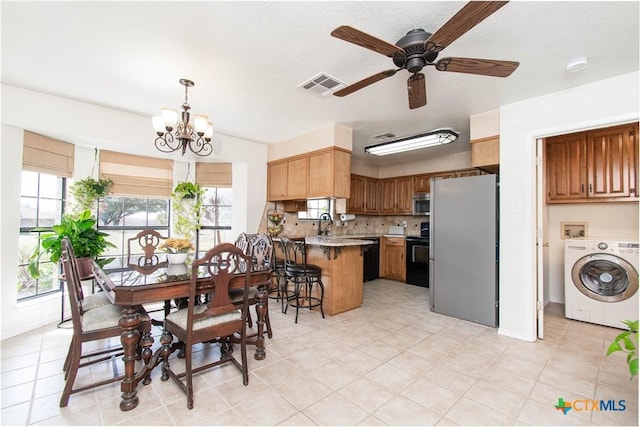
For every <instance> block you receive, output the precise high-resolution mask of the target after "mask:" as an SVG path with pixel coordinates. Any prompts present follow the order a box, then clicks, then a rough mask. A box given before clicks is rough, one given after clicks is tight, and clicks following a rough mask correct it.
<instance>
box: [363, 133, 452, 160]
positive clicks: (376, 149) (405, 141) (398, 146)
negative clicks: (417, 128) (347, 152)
mask: <svg viewBox="0 0 640 427" xmlns="http://www.w3.org/2000/svg"><path fill="white" fill-rule="evenodd" d="M456 139H458V133H457V132H455V131H454V130H452V129H436V130H432V131H430V132H427V133H421V134H419V135H413V136H405V137H403V138H398V139H394V140H391V141H385V142H381V143H380V144H375V145H368V146H366V147H364V151H365V153H369V154H375V155H376V156H386V155H387V154H395V153H402V152H403V151H411V150H417V149H419V148H425V147H433V146H434V145H443V144H449V143H450V142H453V141H455V140H456Z"/></svg>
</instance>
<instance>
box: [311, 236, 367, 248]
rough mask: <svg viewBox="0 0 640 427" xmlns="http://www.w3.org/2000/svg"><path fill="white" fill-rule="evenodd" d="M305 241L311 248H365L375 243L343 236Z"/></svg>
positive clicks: (318, 237) (314, 237)
mask: <svg viewBox="0 0 640 427" xmlns="http://www.w3.org/2000/svg"><path fill="white" fill-rule="evenodd" d="M304 241H305V243H306V244H307V245H311V246H364V245H371V244H373V243H375V242H373V241H371V240H362V239H360V238H357V237H342V236H340V237H339V236H306V237H305V239H304Z"/></svg>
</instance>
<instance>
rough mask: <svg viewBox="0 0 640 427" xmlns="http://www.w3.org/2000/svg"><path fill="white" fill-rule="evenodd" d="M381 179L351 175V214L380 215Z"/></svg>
mask: <svg viewBox="0 0 640 427" xmlns="http://www.w3.org/2000/svg"><path fill="white" fill-rule="evenodd" d="M378 184H379V179H377V178H370V177H366V176H362V175H355V174H354V175H351V193H350V194H351V197H350V198H349V205H348V212H349V213H378V211H379V203H378V201H379V199H380V196H379V190H378V188H379V185H378Z"/></svg>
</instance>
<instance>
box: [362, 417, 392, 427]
mask: <svg viewBox="0 0 640 427" xmlns="http://www.w3.org/2000/svg"><path fill="white" fill-rule="evenodd" d="M358 425H359V426H386V425H387V424H385V423H384V422H382V420H381V419H380V418H378V417H374V416H373V415H369V416H368V417H367V418H365V419H364V420H362V421H360V424H358Z"/></svg>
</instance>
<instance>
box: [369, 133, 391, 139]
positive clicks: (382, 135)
mask: <svg viewBox="0 0 640 427" xmlns="http://www.w3.org/2000/svg"><path fill="white" fill-rule="evenodd" d="M395 137H396V135H394V134H392V133H391V132H385V133H381V134H378V135H373V138H374V139H389V138H395Z"/></svg>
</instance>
